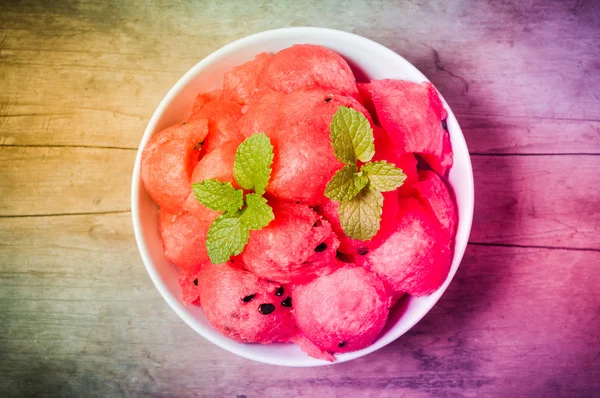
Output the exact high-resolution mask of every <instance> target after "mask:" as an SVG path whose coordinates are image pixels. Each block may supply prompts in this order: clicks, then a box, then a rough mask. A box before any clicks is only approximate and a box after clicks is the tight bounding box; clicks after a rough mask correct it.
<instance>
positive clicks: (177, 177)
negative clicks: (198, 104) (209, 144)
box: [140, 120, 208, 214]
mask: <svg viewBox="0 0 600 398" xmlns="http://www.w3.org/2000/svg"><path fill="white" fill-rule="evenodd" d="M207 134H208V125H207V122H206V120H196V121H194V122H190V123H182V124H175V125H173V126H171V127H168V128H166V129H164V130H162V131H160V132H158V133H156V134H154V135H153V136H152V137H151V138H150V140H149V141H148V143H147V144H146V146H145V147H144V150H143V151H142V159H141V165H140V166H141V168H140V175H141V178H142V181H143V182H144V186H145V188H146V191H147V192H148V194H150V196H151V197H152V199H154V201H155V202H156V203H157V204H158V205H159V206H160V207H161V208H163V209H164V210H165V211H167V212H170V213H175V214H179V213H181V210H182V207H183V204H184V202H185V201H186V199H187V197H188V195H189V193H190V178H191V174H192V170H194V167H195V166H196V163H197V162H198V157H199V154H200V151H199V149H200V143H201V142H202V141H203V140H204V138H205V137H206V135H207Z"/></svg>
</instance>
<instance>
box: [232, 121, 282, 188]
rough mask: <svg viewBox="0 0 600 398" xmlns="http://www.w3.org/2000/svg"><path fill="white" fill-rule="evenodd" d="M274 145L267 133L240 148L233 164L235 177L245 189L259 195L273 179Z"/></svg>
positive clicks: (243, 143)
mask: <svg viewBox="0 0 600 398" xmlns="http://www.w3.org/2000/svg"><path fill="white" fill-rule="evenodd" d="M272 163H273V145H271V141H270V140H269V138H268V137H267V136H266V135H265V133H259V134H254V135H252V136H250V137H248V138H246V140H245V141H244V142H242V144H241V145H240V146H239V147H238V149H237V151H236V153H235V161H234V163H233V175H234V177H235V180H236V181H237V183H238V184H240V186H241V187H242V188H244V189H252V190H254V192H256V193H257V194H259V195H263V194H264V193H265V188H266V187H267V184H268V183H269V179H270V178H271V164H272Z"/></svg>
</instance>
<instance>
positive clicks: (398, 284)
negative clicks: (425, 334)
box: [364, 198, 452, 296]
mask: <svg viewBox="0 0 600 398" xmlns="http://www.w3.org/2000/svg"><path fill="white" fill-rule="evenodd" d="M451 261H452V251H451V249H450V239H449V238H448V235H447V233H446V232H444V231H443V230H442V229H441V227H440V225H439V222H438V221H437V220H436V218H435V216H434V215H433V213H432V212H431V211H430V210H429V209H427V208H426V207H425V206H423V205H422V204H421V203H420V202H419V201H418V200H417V199H414V198H408V199H404V200H401V201H400V213H399V214H398V224H397V226H396V229H395V231H394V232H393V233H392V235H390V237H389V238H388V239H386V241H385V242H383V243H382V244H381V245H380V246H379V247H378V248H376V249H374V250H372V251H371V252H369V253H368V254H367V255H365V262H364V266H365V267H366V268H367V269H369V270H371V271H373V272H374V273H375V274H377V275H378V276H379V277H380V278H381V279H382V280H383V281H384V283H385V285H386V287H387V288H388V291H389V292H390V294H392V295H395V296H397V295H400V294H402V293H403V292H406V293H408V294H410V295H413V296H424V295H427V294H430V293H433V292H434V291H435V290H437V289H438V288H439V287H440V286H441V285H442V283H443V282H444V280H446V277H447V276H448V272H449V270H450V263H451Z"/></svg>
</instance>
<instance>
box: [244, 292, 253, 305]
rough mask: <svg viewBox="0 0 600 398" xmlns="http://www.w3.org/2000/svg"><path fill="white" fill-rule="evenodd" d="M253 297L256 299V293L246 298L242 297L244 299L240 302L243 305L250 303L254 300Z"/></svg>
mask: <svg viewBox="0 0 600 398" xmlns="http://www.w3.org/2000/svg"><path fill="white" fill-rule="evenodd" d="M254 297H256V293H252V294H249V295H247V296H246V297H244V298H243V299H242V302H244V303H249V302H251V301H252V300H254Z"/></svg>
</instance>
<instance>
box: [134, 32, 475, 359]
mask: <svg viewBox="0 0 600 398" xmlns="http://www.w3.org/2000/svg"><path fill="white" fill-rule="evenodd" d="M301 43H305V44H318V45H321V46H324V47H328V48H331V49H332V50H335V51H337V52H338V53H339V54H341V55H342V56H343V57H344V58H345V59H346V60H347V61H348V62H349V64H350V65H351V66H352V68H353V69H354V68H356V69H358V70H360V71H362V73H361V75H363V76H366V77H367V78H369V79H383V78H389V79H405V80H412V81H415V82H422V81H426V80H427V78H426V77H425V76H424V75H423V74H422V73H421V72H419V71H418V70H417V68H415V67H414V66H413V65H411V64H410V63H409V62H408V61H406V60H405V59H404V58H402V57H401V56H399V55H398V54H396V53H394V52H393V51H391V50H389V49H388V48H386V47H384V46H382V45H380V44H378V43H375V42H373V41H371V40H368V39H365V38H364V37H361V36H357V35H354V34H351V33H347V32H342V31H337V30H331V29H323V28H286V29H277V30H270V31H267V32H262V33H257V34H254V35H251V36H248V37H245V38H243V39H240V40H237V41H235V42H233V43H231V44H228V45H226V46H225V47H223V48H221V49H220V50H217V51H215V52H214V53H212V54H211V55H209V56H208V57H206V58H204V59H203V60H202V61H200V62H199V63H198V64H196V65H195V66H194V67H193V68H192V69H190V70H189V71H188V72H187V73H186V74H185V75H184V76H183V77H182V78H181V79H180V80H179V81H178V82H177V83H176V84H175V86H173V88H172V89H171V90H170V91H169V92H168V94H167V95H166V96H165V98H164V99H163V100H162V101H161V103H160V105H159V106H158V108H157V109H156V111H155V112H154V115H153V116H152V119H150V123H148V127H147V128H146V131H145V132H144V136H143V137H142V141H141V143H140V148H139V150H138V153H137V157H136V159H135V168H134V171H133V181H132V187H131V213H132V217H133V227H134V232H135V238H136V241H137V245H138V248H139V251H140V255H141V257H142V260H143V261H144V264H145V266H146V270H147V271H148V274H150V277H151V278H152V281H153V282H154V285H155V286H156V288H157V289H158V291H159V292H160V294H161V295H162V296H163V298H164V299H165V300H166V302H167V303H168V304H169V306H170V307H171V308H172V309H173V311H175V312H176V313H177V315H179V316H180V317H181V319H183V320H184V322H185V323H187V324H188V325H189V326H190V327H191V328H192V329H194V330H195V331H196V332H197V333H199V334H200V335H202V336H203V337H204V338H206V339H207V340H209V341H210V342H212V343H214V344H216V345H218V346H219V347H221V348H223V349H225V350H227V351H229V352H232V353H234V354H237V355H239V356H241V357H244V358H248V359H252V360H255V361H258V362H264V363H269V364H274V365H282V366H320V365H328V364H330V362H327V361H323V360H318V359H314V358H311V357H309V356H308V355H306V354H305V353H303V352H302V351H301V350H300V348H299V347H298V346H296V345H294V344H270V345H262V344H241V343H237V342H235V341H233V340H230V339H229V338H227V337H225V336H223V335H221V334H220V333H219V332H217V331H216V330H215V329H214V328H213V327H212V326H211V325H210V323H209V322H208V321H207V319H206V318H205V317H204V313H203V312H202V309H200V308H199V307H188V306H186V305H184V304H183V302H182V301H181V299H180V296H181V295H180V293H181V289H180V287H179V284H178V282H177V268H176V267H175V266H174V265H172V264H171V263H170V262H169V261H167V260H166V259H165V256H164V253H163V250H162V246H161V241H160V236H159V233H158V227H157V212H156V210H157V205H156V204H155V203H154V202H153V201H152V199H151V198H150V196H149V195H148V194H147V193H146V191H145V189H144V188H143V184H142V181H141V179H140V157H141V154H142V149H143V148H144V146H145V145H146V143H147V142H148V140H149V139H150V137H151V136H152V135H153V134H154V133H155V132H157V131H160V130H162V129H163V128H165V127H168V126H170V125H172V124H174V123H177V122H182V121H184V120H186V118H187V117H188V116H189V114H190V109H191V106H192V103H193V102H194V99H195V96H196V94H197V93H198V92H206V91H209V90H212V89H215V88H218V87H220V86H221V80H222V77H223V73H224V72H225V71H226V70H228V69H230V68H232V67H234V66H236V65H239V64H241V63H243V62H245V61H249V60H251V59H252V58H254V56H255V55H256V54H258V53H261V52H265V51H266V52H277V51H279V50H281V49H283V48H286V47H289V46H291V45H293V44H301ZM444 106H445V107H446V110H447V111H448V120H447V123H448V130H449V131H450V139H451V141H452V148H453V150H454V165H453V166H452V169H451V170H450V174H449V181H450V184H451V185H452V188H453V189H454V193H455V195H456V201H457V206H458V215H459V222H458V231H457V233H456V244H455V247H454V259H453V261H452V268H451V270H450V274H449V275H448V278H447V279H446V281H445V282H444V284H443V285H442V287H440V288H439V289H438V290H437V291H436V292H435V293H433V294H431V295H429V296H427V297H419V298H414V297H409V298H406V299H404V300H403V301H402V302H401V304H399V305H398V306H397V308H395V310H393V311H392V313H391V314H390V319H389V321H388V324H387V325H386V327H385V329H384V330H383V332H382V334H381V335H380V336H379V338H378V339H377V340H376V341H375V342H373V344H371V345H370V346H369V347H367V348H364V349H362V350H359V351H354V352H349V353H344V354H339V355H337V356H336V362H334V363H341V362H345V361H349V360H351V359H355V358H359V357H362V356H363V355H367V354H369V353H371V352H373V351H375V350H377V349H379V348H381V347H383V346H385V345H387V344H389V343H391V342H392V341H394V340H396V339H397V338H398V337H400V336H402V335H403V334H404V333H406V331H407V330H409V329H410V328H411V327H413V326H414V325H415V324H416V323H417V322H419V320H421V318H423V317H424V316H425V314H427V312H429V310H430V309H431V308H432V307H433V305H434V304H435V303H436V302H437V301H438V300H439V298H440V296H441V295H442V294H443V293H444V291H445V290H446V288H447V287H448V284H449V283H450V281H451V280H452V278H453V277H454V274H455V273H456V270H457V269H458V265H459V263H460V261H461V259H462V257H463V254H464V251H465V248H466V246H467V241H468V238H469V233H470V230H471V221H472V218H473V172H472V169H471V161H470V158H469V152H468V149H467V145H466V143H465V139H464V137H463V134H462V131H461V129H460V126H459V125H458V122H457V121H456V118H455V117H454V114H453V113H452V111H451V110H450V108H449V107H448V104H447V103H446V102H445V101H444Z"/></svg>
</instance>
